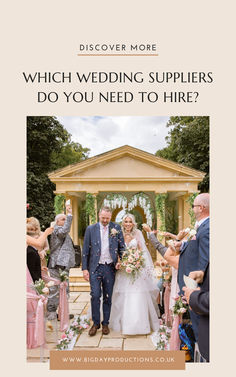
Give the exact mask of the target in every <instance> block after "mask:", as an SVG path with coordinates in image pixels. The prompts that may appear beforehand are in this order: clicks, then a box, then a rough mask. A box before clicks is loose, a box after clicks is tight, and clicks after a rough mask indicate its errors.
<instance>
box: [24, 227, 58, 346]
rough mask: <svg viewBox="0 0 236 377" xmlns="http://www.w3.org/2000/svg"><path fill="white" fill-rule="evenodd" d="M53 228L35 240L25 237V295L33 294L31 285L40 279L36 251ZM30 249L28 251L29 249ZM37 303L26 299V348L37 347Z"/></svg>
mask: <svg viewBox="0 0 236 377" xmlns="http://www.w3.org/2000/svg"><path fill="white" fill-rule="evenodd" d="M52 231H53V228H47V229H46V230H45V232H43V233H42V234H41V235H40V236H39V237H38V238H37V239H36V238H34V237H31V236H29V235H27V236H26V245H27V249H28V250H27V269H26V277H27V293H35V292H34V290H33V289H32V288H31V285H32V284H33V283H34V282H35V281H36V280H38V279H40V278H41V266H40V257H39V254H38V251H37V249H39V248H42V247H43V245H44V244H45V241H46V239H47V236H48V235H49V234H51V233H52ZM29 248H30V249H29ZM36 308H37V303H36V302H35V300H33V299H29V298H27V348H35V347H37V346H38V345H37V343H36V340H35V316H36Z"/></svg>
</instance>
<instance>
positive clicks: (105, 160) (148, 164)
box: [49, 145, 205, 181]
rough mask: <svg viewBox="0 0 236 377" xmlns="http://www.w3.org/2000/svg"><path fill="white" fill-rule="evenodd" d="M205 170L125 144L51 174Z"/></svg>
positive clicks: (150, 174) (189, 174) (128, 175)
mask: <svg viewBox="0 0 236 377" xmlns="http://www.w3.org/2000/svg"><path fill="white" fill-rule="evenodd" d="M204 175H205V174H204V173H202V172H200V171H198V170H195V169H191V168H188V167H185V166H183V165H180V164H177V163H174V162H172V161H169V160H166V159H163V158H160V157H157V156H155V155H153V154H151V153H148V152H144V151H142V150H140V149H137V148H134V147H130V146H128V145H125V146H123V147H120V148H116V149H114V150H111V151H109V152H105V153H102V154H100V155H98V156H94V157H91V158H89V159H87V160H84V161H81V162H79V163H77V164H74V165H69V166H66V167H65V168H62V169H59V170H57V171H55V172H52V173H50V174H49V178H50V179H51V180H52V181H56V180H57V179H59V180H61V179H63V178H64V179H66V180H68V179H72V180H73V179H88V180H90V179H96V178H99V179H102V178H104V179H108V178H111V179H112V178H114V179H119V178H123V179H132V178H140V179H142V178H150V179H151V178H167V179H168V178H169V179H174V178H175V177H176V179H180V177H183V178H184V177H185V178H196V179H199V180H202V179H203V177H204Z"/></svg>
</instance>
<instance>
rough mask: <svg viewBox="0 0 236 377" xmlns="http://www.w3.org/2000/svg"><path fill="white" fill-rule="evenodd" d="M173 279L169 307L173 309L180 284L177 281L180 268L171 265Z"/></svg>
mask: <svg viewBox="0 0 236 377" xmlns="http://www.w3.org/2000/svg"><path fill="white" fill-rule="evenodd" d="M171 273H172V279H171V290H170V304H169V309H170V310H171V311H172V310H173V307H174V305H175V298H176V297H177V296H178V292H179V286H178V283H177V275H178V270H177V269H176V268H174V267H171Z"/></svg>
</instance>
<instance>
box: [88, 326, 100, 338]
mask: <svg viewBox="0 0 236 377" xmlns="http://www.w3.org/2000/svg"><path fill="white" fill-rule="evenodd" d="M98 329H100V325H93V326H92V327H91V328H90V330H89V336H94V335H96V333H97V330H98Z"/></svg>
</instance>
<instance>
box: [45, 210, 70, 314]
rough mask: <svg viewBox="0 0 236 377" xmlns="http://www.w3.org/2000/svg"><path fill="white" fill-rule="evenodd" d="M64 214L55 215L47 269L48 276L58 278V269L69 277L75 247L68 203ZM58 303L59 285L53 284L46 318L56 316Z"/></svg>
mask: <svg viewBox="0 0 236 377" xmlns="http://www.w3.org/2000/svg"><path fill="white" fill-rule="evenodd" d="M66 212H67V215H65V214H59V215H57V216H56V217H55V222H56V225H55V227H54V230H53V233H52V235H51V240H50V257H49V264H48V269H49V273H50V276H51V277H53V278H55V279H59V278H60V270H63V271H65V272H66V274H67V275H68V277H69V271H70V268H71V267H74V265H75V249H74V246H73V242H72V239H71V237H70V235H69V232H70V228H71V223H72V208H71V206H70V205H67V206H66ZM67 292H68V293H69V288H68V289H67ZM58 304H59V287H58V286H57V285H54V286H53V287H51V288H50V295H49V299H48V304H47V310H48V320H53V319H55V318H56V317H57V313H56V310H57V307H58Z"/></svg>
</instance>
